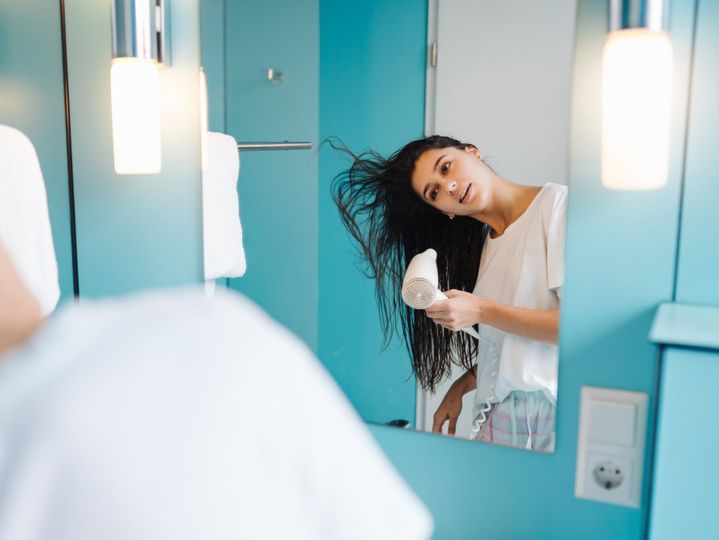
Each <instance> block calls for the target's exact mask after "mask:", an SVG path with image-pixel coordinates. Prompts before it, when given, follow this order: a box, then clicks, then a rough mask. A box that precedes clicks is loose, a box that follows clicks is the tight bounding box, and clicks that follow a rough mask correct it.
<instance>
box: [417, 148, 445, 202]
mask: <svg viewBox="0 0 719 540" xmlns="http://www.w3.org/2000/svg"><path fill="white" fill-rule="evenodd" d="M446 155H447V154H442V155H441V156H439V157H438V158H437V161H435V162H434V167H432V170H433V171H435V172H436V171H437V166H438V165H439V162H440V161H442V158H443V157H445V156H446ZM428 189H429V184H427V185H426V186H424V191H423V192H422V197H424V198H425V199H426V198H427V190H428Z"/></svg>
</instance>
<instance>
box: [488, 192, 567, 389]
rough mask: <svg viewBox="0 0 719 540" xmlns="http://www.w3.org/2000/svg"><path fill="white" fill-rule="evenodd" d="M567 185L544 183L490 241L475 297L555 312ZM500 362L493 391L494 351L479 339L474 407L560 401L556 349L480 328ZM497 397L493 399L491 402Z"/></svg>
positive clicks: (561, 278) (561, 271)
mask: <svg viewBox="0 0 719 540" xmlns="http://www.w3.org/2000/svg"><path fill="white" fill-rule="evenodd" d="M566 215H567V186H563V185H560V184H546V185H545V186H543V187H542V189H541V190H540V191H539V193H537V195H536V196H535V198H534V199H533V200H532V202H531V203H530V205H529V206H528V207H527V209H526V210H525V212H524V213H523V214H522V215H521V216H519V218H518V219H517V220H516V221H515V222H514V223H512V224H511V225H510V226H509V227H507V229H506V230H505V231H504V234H502V235H501V236H499V237H497V238H491V237H489V236H488V237H487V240H486V242H485V245H484V249H483V251H482V257H481V260H480V263H479V274H478V276H477V284H476V285H475V287H474V294H476V295H478V296H484V297H486V298H489V299H492V300H495V301H497V302H501V303H503V304H508V305H511V306H516V307H523V308H529V309H556V308H558V307H559V300H560V298H561V296H562V292H561V291H562V285H563V283H564V228H565V222H566ZM479 333H480V336H481V337H483V338H484V339H486V340H488V341H489V342H491V343H493V344H494V350H495V351H496V359H497V362H498V366H497V369H495V370H494V371H495V372H497V377H496V378H497V380H496V386H495V388H494V392H492V383H493V381H492V379H493V377H492V376H491V375H492V371H493V370H492V366H491V362H490V357H491V356H492V347H491V346H490V345H488V344H487V343H485V342H483V341H482V340H480V345H479V367H478V368H477V396H476V400H475V401H476V402H478V403H480V402H486V401H487V400H489V401H491V402H499V401H502V400H503V399H504V398H505V397H507V395H508V394H509V393H510V392H511V391H512V390H525V391H528V392H531V391H536V390H541V391H543V392H544V394H545V395H546V396H547V398H548V399H549V400H550V401H551V402H552V403H556V399H557V360H558V347H557V345H550V344H547V343H541V342H539V341H535V340H532V339H527V338H524V337H520V336H516V335H514V334H509V333H507V332H504V331H502V330H498V329H496V328H494V327H492V326H487V325H482V324H480V325H479ZM492 393H494V399H489V398H491V395H492Z"/></svg>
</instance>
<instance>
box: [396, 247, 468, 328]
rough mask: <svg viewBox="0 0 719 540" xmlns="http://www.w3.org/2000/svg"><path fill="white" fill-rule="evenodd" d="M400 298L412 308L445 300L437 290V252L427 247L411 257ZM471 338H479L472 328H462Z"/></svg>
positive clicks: (426, 306) (419, 307)
mask: <svg viewBox="0 0 719 540" xmlns="http://www.w3.org/2000/svg"><path fill="white" fill-rule="evenodd" d="M402 300H404V303H405V304H407V305H408V306H409V307H412V308H414V309H427V308H428V307H429V306H431V305H432V304H434V303H435V302H436V301H437V300H447V297H446V296H445V294H444V293H443V292H442V291H440V290H439V278H438V277H437V252H436V251H435V250H433V249H431V248H430V249H428V250H426V251H423V252H422V253H419V254H418V255H415V256H414V257H412V260H411V261H410V262H409V266H407V271H406V272H405V275H404V281H402ZM462 330H464V331H465V332H467V333H468V334H469V335H470V336H472V337H473V338H476V339H479V334H477V332H476V330H475V329H474V328H471V327H469V328H462Z"/></svg>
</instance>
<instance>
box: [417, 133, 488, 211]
mask: <svg viewBox="0 0 719 540" xmlns="http://www.w3.org/2000/svg"><path fill="white" fill-rule="evenodd" d="M490 172H491V171H490V169H489V168H488V167H487V166H486V165H485V164H484V163H483V162H482V156H481V154H480V153H479V150H477V149H476V148H475V147H473V146H468V147H466V148H464V149H461V148H454V147H451V148H433V149H431V150H426V151H425V152H424V153H423V154H422V155H421V156H420V157H419V159H417V162H416V163H415V166H414V172H413V173H412V189H413V190H414V191H415V192H416V193H417V195H419V197H420V199H422V200H423V201H424V202H426V203H427V204H429V205H430V206H433V207H435V208H437V209H438V210H439V211H441V212H443V213H445V214H447V215H449V216H454V215H459V216H467V215H472V214H477V213H478V212H481V211H482V210H483V209H484V208H485V207H486V204H487V194H488V185H489V173H490Z"/></svg>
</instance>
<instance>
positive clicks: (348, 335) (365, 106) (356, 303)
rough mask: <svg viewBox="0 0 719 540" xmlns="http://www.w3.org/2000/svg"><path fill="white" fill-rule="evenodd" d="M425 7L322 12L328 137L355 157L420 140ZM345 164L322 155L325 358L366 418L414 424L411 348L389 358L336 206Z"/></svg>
mask: <svg viewBox="0 0 719 540" xmlns="http://www.w3.org/2000/svg"><path fill="white" fill-rule="evenodd" d="M426 32H427V7H426V2H424V1H422V2H417V1H416V0H401V1H393V2H387V1H382V0H372V1H360V0H353V1H344V2H333V1H332V0H321V2H320V44H321V47H320V134H321V138H322V139H325V138H327V137H331V136H334V137H339V138H340V139H341V140H342V141H343V142H344V144H346V145H347V146H348V147H349V148H350V149H352V150H353V151H354V152H357V153H359V152H361V151H362V150H364V149H366V148H367V147H370V146H371V147H372V148H373V149H375V150H378V151H380V152H382V153H385V154H387V153H389V152H393V151H394V150H396V149H398V148H399V147H400V146H402V145H403V144H405V143H406V142H409V141H410V140H412V139H415V138H417V137H420V136H422V131H423V126H424V119H423V110H424V68H425V41H426ZM347 166H348V162H347V161H346V159H344V158H342V157H341V156H339V155H338V153H337V152H336V151H334V150H333V149H332V148H331V147H329V146H328V145H324V147H323V148H322V150H321V154H320V192H319V216H320V217H319V219H320V236H319V240H320V246H319V281H320V306H319V329H320V342H319V357H320V359H321V360H322V362H323V363H324V364H325V366H327V368H328V369H329V371H330V372H331V373H332V375H333V376H334V378H335V379H336V380H337V381H338V382H339V383H340V385H341V386H342V389H343V390H344V391H345V393H346V394H347V395H348V396H349V398H350V400H351V401H352V403H353V404H354V406H355V407H356V408H357V409H358V411H359V412H360V414H361V415H362V417H363V418H365V419H369V420H372V421H378V422H386V421H388V420H392V419H394V418H405V419H408V420H410V421H413V420H414V415H415V410H414V406H415V379H414V377H413V376H412V370H411V365H410V361H409V356H408V355H407V353H406V351H405V349H404V345H403V344H401V343H400V342H399V341H398V340H395V341H394V342H393V343H392V345H391V346H390V348H389V349H388V350H386V351H381V333H380V326H379V319H378V313H377V304H376V303H375V297H374V282H373V281H371V280H369V279H367V278H365V277H363V275H362V274H361V273H360V271H359V270H358V268H357V267H356V265H355V262H356V261H357V260H358V259H357V257H356V252H355V250H354V248H353V246H352V245H351V244H350V242H349V238H348V236H347V234H346V233H345V229H344V227H343V226H342V224H341V222H340V220H339V215H338V212H337V208H336V206H335V205H334V203H333V202H332V201H331V199H330V191H329V189H330V188H329V186H330V182H331V180H332V178H333V177H334V176H335V175H336V174H337V173H338V172H339V171H341V170H342V169H343V168H347Z"/></svg>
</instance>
